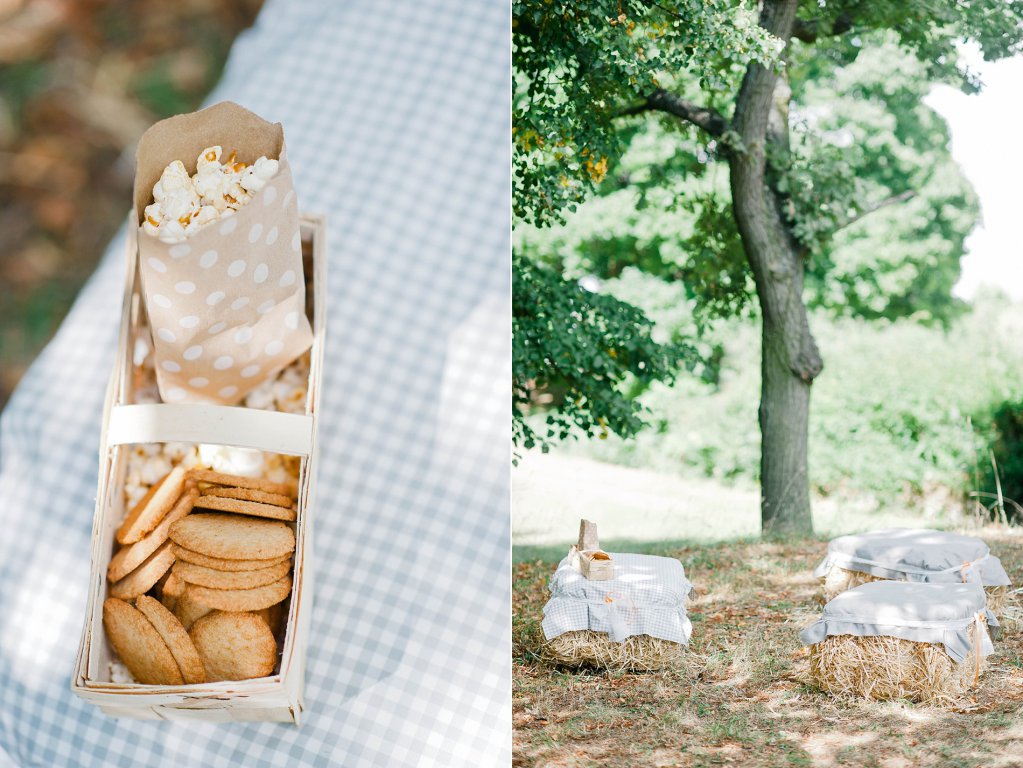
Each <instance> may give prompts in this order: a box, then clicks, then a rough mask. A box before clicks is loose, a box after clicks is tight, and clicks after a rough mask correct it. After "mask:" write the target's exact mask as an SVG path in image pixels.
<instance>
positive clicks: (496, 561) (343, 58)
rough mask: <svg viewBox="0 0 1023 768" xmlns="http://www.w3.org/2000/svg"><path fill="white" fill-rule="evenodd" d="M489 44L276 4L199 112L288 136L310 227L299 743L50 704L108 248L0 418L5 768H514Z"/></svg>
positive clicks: (423, 12)
mask: <svg viewBox="0 0 1023 768" xmlns="http://www.w3.org/2000/svg"><path fill="white" fill-rule="evenodd" d="M509 41H510V27H509V9H508V6H507V4H506V3H505V2H501V1H500V0H477V1H476V2H471V3H464V2H455V0H406V1H405V2H400V3H395V4H388V5H387V6H386V7H385V6H382V5H380V4H376V3H372V2H370V1H369V0H348V1H347V2H344V3H333V2H328V0H301V1H300V0H289V1H288V2H285V1H284V0H270V2H269V3H268V4H267V5H266V7H265V8H264V9H263V11H262V13H261V15H260V18H259V21H258V23H257V24H256V26H255V27H254V28H253V29H252V30H250V31H248V32H246V33H245V34H243V35H242V36H241V37H240V38H239V40H238V42H237V44H236V45H235V47H234V50H233V51H232V54H231V58H230V61H229V62H228V65H227V69H226V72H225V74H224V77H223V80H222V82H221V83H220V85H219V86H218V87H217V89H216V91H215V92H214V93H213V94H212V95H211V96H210V98H209V100H208V101H209V102H211V103H212V102H215V101H220V100H223V99H230V100H233V101H236V102H238V103H240V104H242V105H244V106H246V107H248V108H249V109H252V110H253V111H255V112H256V113H258V114H260V115H262V116H263V117H265V118H267V119H269V120H273V121H280V122H282V123H283V124H284V128H285V132H286V136H287V143H288V152H289V158H290V160H291V163H292V168H293V170H294V173H295V185H296V188H297V190H298V194H299V201H300V205H301V209H302V210H304V211H308V212H322V213H326V214H327V216H328V240H329V245H330V251H331V256H330V268H329V271H330V286H329V287H330V298H331V305H330V309H329V331H328V345H327V349H326V361H325V370H324V375H323V395H322V401H321V413H320V424H319V440H320V466H319V483H318V486H317V497H316V511H315V515H316V525H315V552H316V562H315V582H316V589H315V602H314V604H313V606H312V607H313V616H312V627H311V633H310V643H309V654H308V667H307V671H306V694H305V702H306V707H307V711H306V713H305V716H304V720H303V725H302V726H301V728H296V727H295V726H293V725H285V724H270V723H259V724H206V723H198V722H197V723H169V722H163V723H160V722H156V723H154V722H143V721H136V720H115V719H111V718H108V717H106V716H104V715H103V714H101V712H100V711H99V710H98V709H96V708H95V707H93V706H91V705H89V704H87V703H85V702H84V701H81V700H79V699H78V698H76V697H75V696H73V695H72V694H71V692H70V690H69V680H70V675H71V670H72V666H73V662H74V657H75V653H76V650H77V645H78V638H79V633H80V628H81V625H82V620H83V617H84V612H85V601H86V582H87V580H88V576H89V537H90V532H91V525H92V516H93V498H94V496H95V487H96V474H97V446H98V443H99V434H100V419H101V409H102V405H103V397H104V389H105V385H106V381H107V377H108V376H109V374H110V371H111V369H112V366H113V364H114V350H115V339H116V334H117V330H118V323H119V313H120V307H119V304H120V294H121V284H122V280H123V275H122V270H123V258H122V254H123V249H124V241H123V235H122V236H120V237H118V238H117V240H116V241H115V242H114V243H112V244H111V246H110V249H109V252H108V253H107V255H106V258H104V260H103V262H102V264H101V265H100V267H99V268H98V270H97V271H96V273H95V274H94V275H93V277H92V279H91V280H90V282H89V283H88V285H87V286H86V287H85V289H84V290H83V291H82V294H81V296H80V297H79V299H78V301H77V303H76V304H75V306H74V308H73V309H72V311H71V313H70V315H69V316H68V318H67V320H66V321H65V322H64V324H63V327H62V328H61V329H60V331H59V332H58V334H57V336H56V338H55V339H54V340H53V342H52V343H51V344H50V345H49V346H48V347H47V349H46V350H45V351H44V352H43V353H42V355H41V356H40V357H39V359H38V361H37V362H36V363H35V365H34V366H33V367H32V369H31V370H30V371H29V372H28V374H27V375H26V376H25V378H24V380H23V382H22V384H21V386H20V387H19V389H18V390H17V392H16V393H15V395H14V396H13V398H12V399H11V401H10V403H9V405H8V407H7V409H6V411H5V412H4V414H3V416H2V420H0V530H2V531H3V533H2V535H0V766H7V765H14V766H30V765H31V766H103V767H104V768H109V766H122V765H123V766H128V765H131V766H136V765H145V766H160V765H167V766H182V765H185V766H189V765H191V766H208V765H225V766H228V765H245V766H247V767H248V768H258V767H259V766H283V765H288V766H320V765H322V766H327V765H344V766H404V765H408V766H443V767H444V768H447V767H448V766H461V765H465V766H486V765H507V764H508V763H509V761H510V733H511V723H510V720H511V713H510V709H511V707H510V702H511V691H510V656H511V642H510V631H509V616H510V612H511V603H510V588H509V576H508V574H509V573H510V547H509V542H510V531H509V520H510V514H509V466H510V464H509V462H510V451H509V445H510V434H509V426H508V424H509V422H508V402H509V401H510V398H509V395H510V392H509V386H510V385H509V382H510V378H511V377H510V365H509V361H510V319H509V318H510V307H509V269H508V259H509V252H510V242H509V240H510V237H509V234H510V232H509V230H510V227H509V217H510V213H509V211H510V171H509V161H508V154H509V146H510V133H509V125H510V118H509V105H508V94H509V91H510V75H509V60H510V54H509V46H510V42H509ZM128 205H129V201H128V200H127V199H126V200H125V208H126V209H127V207H128Z"/></svg>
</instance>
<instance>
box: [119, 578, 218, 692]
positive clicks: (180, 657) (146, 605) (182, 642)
mask: <svg viewBox="0 0 1023 768" xmlns="http://www.w3.org/2000/svg"><path fill="white" fill-rule="evenodd" d="M135 607H136V608H138V609H139V611H141V612H142V614H143V615H144V616H145V617H146V618H147V619H149V623H150V624H152V625H153V628H154V629H156V631H157V632H158V633H159V634H160V637H162V638H163V641H164V643H166V644H167V647H168V648H169V649H170V652H171V655H172V656H173V657H174V661H176V662H177V664H178V669H179V670H180V671H181V677H182V678H184V681H185V685H192V684H193V683H205V682H206V670H205V669H204V667H203V665H202V659H200V658H199V653H198V652H197V651H196V650H195V645H194V644H193V643H192V638H190V637H189V636H188V632H187V631H186V630H185V628H184V627H183V626H182V625H181V622H180V621H178V619H177V617H176V616H175V615H174V614H173V613H171V612H170V611H168V610H167V609H166V608H164V607H163V605H161V604H160V601H159V600H154V599H153V598H151V597H149V596H148V595H142V597H140V598H139V599H138V600H136V601H135Z"/></svg>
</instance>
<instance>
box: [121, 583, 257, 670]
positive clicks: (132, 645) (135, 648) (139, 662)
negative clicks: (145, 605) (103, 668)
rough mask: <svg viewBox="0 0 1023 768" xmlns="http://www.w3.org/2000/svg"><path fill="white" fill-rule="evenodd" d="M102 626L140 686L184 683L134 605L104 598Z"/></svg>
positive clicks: (161, 640)
mask: <svg viewBox="0 0 1023 768" xmlns="http://www.w3.org/2000/svg"><path fill="white" fill-rule="evenodd" d="M259 621H260V623H261V624H262V623H263V622H262V620H259ZM103 628H104V629H105V630H106V633H107V639H109V640H110V644H111V645H112V646H113V647H114V650H115V651H116V652H117V655H118V656H119V657H120V658H121V661H122V662H123V663H124V666H126V667H127V668H128V671H129V672H131V674H132V677H134V678H135V680H136V681H137V682H139V683H142V684H143V685H181V684H182V683H183V682H184V678H182V676H181V670H180V669H179V668H178V663H177V662H176V661H175V660H174V656H173V654H171V652H170V648H168V647H167V643H165V642H164V641H163V638H162V637H160V633H159V632H157V631H156V629H155V628H154V627H153V625H152V624H151V623H150V621H149V619H147V618H146V617H145V615H144V614H143V613H142V612H141V611H139V610H138V609H137V608H134V607H133V606H131V605H129V604H128V603H126V602H125V601H124V600H118V599H117V598H115V597H111V598H107V600H105V601H104V602H103ZM267 631H269V630H267Z"/></svg>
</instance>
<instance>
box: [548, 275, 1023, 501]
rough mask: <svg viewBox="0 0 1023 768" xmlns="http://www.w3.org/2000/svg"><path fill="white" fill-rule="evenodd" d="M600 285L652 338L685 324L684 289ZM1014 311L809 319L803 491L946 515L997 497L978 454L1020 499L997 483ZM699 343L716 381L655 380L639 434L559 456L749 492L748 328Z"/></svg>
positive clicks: (754, 373)
mask: <svg viewBox="0 0 1023 768" xmlns="http://www.w3.org/2000/svg"><path fill="white" fill-rule="evenodd" d="M605 289H606V290H607V291H609V292H610V293H611V294H612V295H614V296H616V297H618V298H621V299H623V300H625V301H628V302H630V303H635V304H637V305H638V306H640V307H642V309H643V310H644V312H645V313H646V314H647V315H648V316H649V317H650V318H652V319H653V320H654V321H655V323H656V326H657V327H658V328H660V329H662V330H663V329H667V328H672V327H675V326H679V325H681V326H683V327H687V326H689V325H690V324H691V323H692V317H691V316H686V313H685V312H684V310H680V309H679V307H680V306H684V304H685V301H684V292H683V290H682V289H681V287H679V286H671V285H666V284H665V283H663V282H662V281H659V280H656V279H655V278H652V277H651V276H649V275H646V274H643V273H642V272H640V271H639V270H637V269H633V268H629V269H626V270H624V272H623V274H622V275H621V277H619V278H616V279H614V280H609V281H607V283H606V284H605ZM1021 310H1023V307H1021V306H1020V305H1019V304H1011V303H1009V302H1008V301H1007V300H1006V299H1005V298H1004V297H1001V296H996V295H990V294H989V295H984V296H980V297H978V300H977V303H976V307H975V308H974V309H972V310H971V311H966V312H963V313H961V314H960V316H959V317H957V318H955V319H954V320H952V321H950V322H949V324H948V327H941V326H940V325H930V326H928V325H924V324H921V323H918V322H916V321H914V320H911V319H908V318H903V319H896V320H880V321H867V320H864V319H862V318H856V317H840V318H836V317H834V316H833V315H832V314H830V313H828V312H826V311H824V310H817V311H816V312H815V313H814V314H813V317H812V318H811V323H812V326H813V329H814V333H815V334H816V336H817V339H818V341H819V343H820V346H821V351H822V354H823V355H824V356H825V359H826V360H827V361H828V364H827V365H826V366H825V369H824V372H823V373H822V374H821V376H820V377H819V378H818V379H817V381H816V382H815V383H814V396H813V400H812V402H811V415H810V481H811V488H812V489H813V490H814V491H815V492H816V493H817V494H819V495H823V496H831V495H835V496H838V497H842V498H848V499H856V502H857V503H858V504H863V505H866V506H867V507H868V508H877V509H880V508H883V507H885V506H891V505H898V506H900V507H909V508H917V509H919V510H921V511H923V510H925V509H928V510H931V511H933V510H934V509H939V508H940V509H941V510H944V511H948V510H950V509H952V508H958V507H959V506H960V505H961V504H964V505H965V508H966V509H968V510H969V508H970V507H969V503H968V500H967V497H966V493H967V492H969V491H973V490H976V489H978V488H980V489H983V490H985V491H989V492H993V491H994V485H993V478H992V477H991V473H990V471H989V469H988V467H989V462H990V459H989V458H988V454H987V451H988V448H989V447H990V446H995V450H996V456H997V457H998V462H999V470H1000V472H1001V473H1002V480H1003V488H1004V492H1005V494H1006V496H1009V497H1010V498H1015V499H1017V500H1018V501H1020V502H1021V503H1023V498H1021V497H1023V488H1020V487H1018V485H1019V481H1018V480H1017V481H1016V484H1015V485H1014V484H1013V481H1012V480H1011V479H1007V477H1006V475H1007V473H1008V474H1009V476H1010V478H1011V476H1012V475H1011V473H1012V472H1013V471H1014V467H1015V470H1018V469H1019V468H1018V466H1016V465H1018V463H1019V459H1018V457H1019V455H1021V453H1020V451H1021V450H1023V426H1021V425H1023V416H1021V413H1023V410H1021V407H1020V406H1019V405H1017V406H1015V407H1011V406H1010V405H1003V404H1006V403H1008V404H1011V403H1023V380H1021V379H1020V377H1019V376H1018V371H1020V370H1023V347H1021V346H1020V345H1019V344H1018V343H1017V340H1018V338H1020V335H1021V334H1023V320H1021V319H1020V318H1021V316H1023V312H1021ZM704 341H705V344H707V345H708V346H714V345H720V347H721V348H722V350H723V354H722V355H721V358H720V367H719V370H718V376H717V378H716V380H700V379H698V378H696V377H692V376H682V377H680V378H679V380H678V381H677V382H676V384H675V386H674V387H667V386H664V385H662V384H653V385H651V386H650V387H649V388H648V389H647V390H646V391H644V392H643V393H642V394H641V395H640V396H639V398H638V399H639V402H640V403H641V404H642V405H643V406H644V407H645V408H646V409H648V412H647V416H648V421H649V423H650V426H649V428H648V429H645V430H643V431H642V432H640V433H639V434H638V435H636V436H635V437H634V438H631V439H628V440H624V439H621V438H619V437H615V436H612V437H610V438H608V439H607V440H606V441H601V442H597V441H589V442H587V441H579V442H577V443H565V444H563V445H562V446H561V447H559V450H564V451H567V452H570V453H573V454H580V455H585V456H589V457H591V458H595V459H598V460H601V461H608V462H612V463H616V464H623V465H626V466H636V467H647V468H651V469H656V470H659V471H662V472H668V473H673V474H678V475H682V476H689V477H709V478H715V479H717V480H720V481H722V482H724V483H726V484H736V485H750V484H753V483H755V482H756V481H757V479H758V478H757V470H758V467H759V455H760V443H759V433H758V431H757V428H756V423H757V422H756V415H757V414H756V410H757V401H758V395H759V389H760V349H759V348H760V344H759V328H758V327H757V323H756V318H751V319H747V320H741V319H736V320H730V321H726V322H722V323H719V324H718V325H717V327H715V328H714V330H713V331H709V332H707V333H705V335H704ZM999 409H1000V412H1001V413H1002V416H1001V423H1003V424H1014V425H1015V431H1011V430H1009V431H1007V432H1006V431H1005V430H1004V427H1003V431H1001V432H1000V431H998V430H996V425H995V422H994V418H993V416H994V412H995V411H996V410H999ZM531 418H534V419H535V418H538V416H537V415H534V416H532V417H531ZM1002 434H1007V435H1008V437H1001V435H1002ZM1016 476H1017V477H1020V476H1023V473H1020V472H1018V471H1017V473H1016ZM1013 493H1017V494H1019V497H1017V496H1013V495H1012V494H1013ZM988 501H990V500H988Z"/></svg>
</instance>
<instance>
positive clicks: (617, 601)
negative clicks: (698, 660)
mask: <svg viewBox="0 0 1023 768" xmlns="http://www.w3.org/2000/svg"><path fill="white" fill-rule="evenodd" d="M611 557H612V558H613V562H614V578H613V579H608V580H606V581H590V580H589V579H587V578H586V577H585V576H583V575H582V573H580V571H579V569H578V568H577V567H576V565H575V562H574V557H573V556H572V555H571V554H570V555H569V556H568V557H566V558H565V559H564V560H562V561H561V563H559V564H558V569H557V570H556V571H555V572H554V575H553V576H552V577H551V581H550V584H549V585H548V588H549V589H550V592H551V599H550V600H548V601H547V604H546V605H545V606H544V608H543V614H544V618H543V633H544V637H546V638H547V639H548V640H551V639H553V638H555V637H557V636H558V635H561V634H563V633H565V632H573V631H579V630H591V631H593V632H604V633H606V634H607V635H609V636H610V638H611V639H612V640H613V641H614V642H616V643H620V642H621V641H623V640H625V638H627V637H631V636H632V635H650V636H651V637H657V638H660V639H661V640H670V641H672V642H675V643H681V644H683V645H685V644H687V643H688V642H689V636H690V635H691V634H692V630H693V628H692V624H691V623H690V621H689V617H688V616H687V615H686V599H687V598H688V597H689V594H690V593H691V592H692V591H693V585H692V584H690V583H689V579H687V578H686V572H685V569H684V568H683V567H682V563H680V562H679V561H678V560H675V559H674V558H671V557H656V556H654V555H633V554H617V553H612V554H611Z"/></svg>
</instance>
